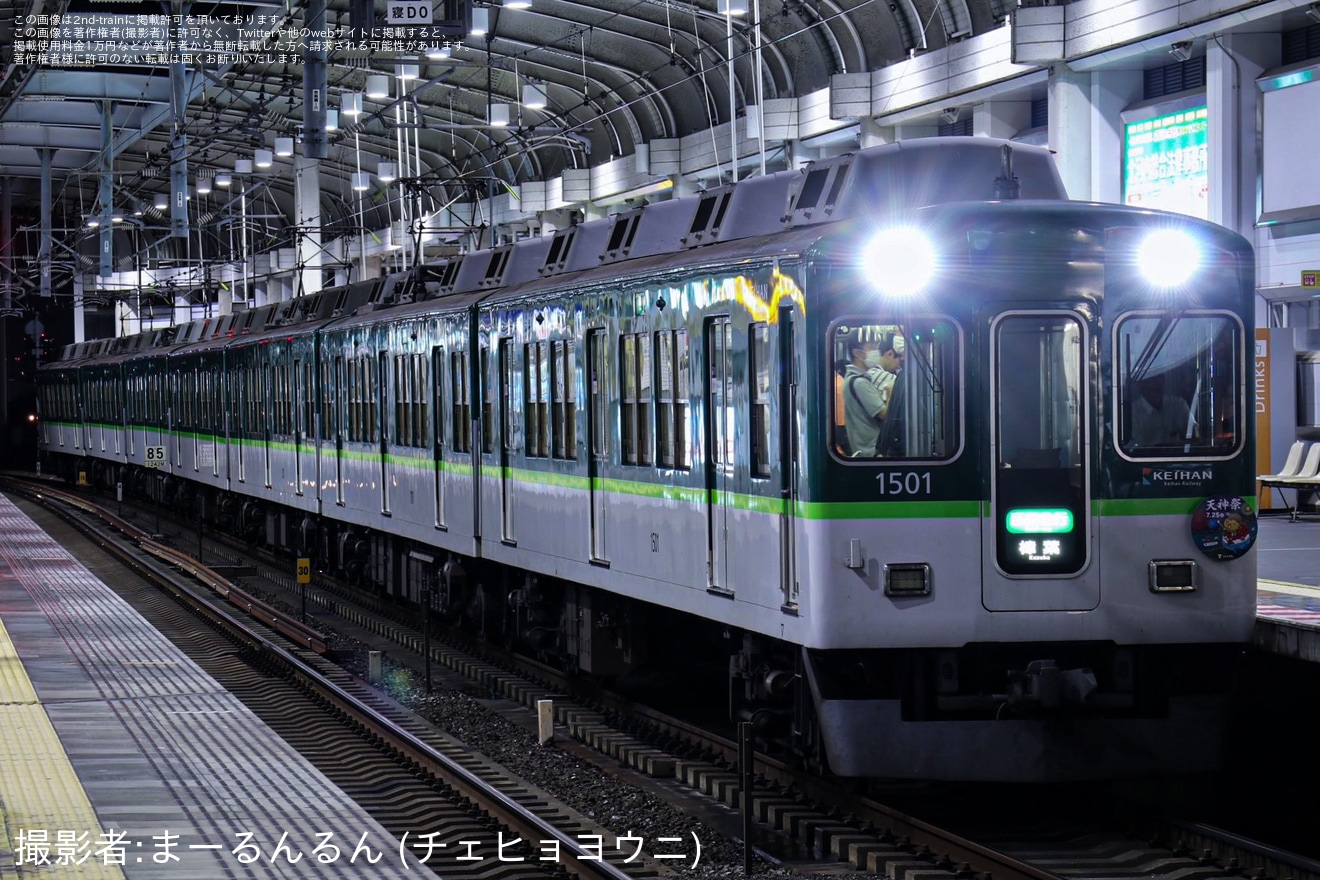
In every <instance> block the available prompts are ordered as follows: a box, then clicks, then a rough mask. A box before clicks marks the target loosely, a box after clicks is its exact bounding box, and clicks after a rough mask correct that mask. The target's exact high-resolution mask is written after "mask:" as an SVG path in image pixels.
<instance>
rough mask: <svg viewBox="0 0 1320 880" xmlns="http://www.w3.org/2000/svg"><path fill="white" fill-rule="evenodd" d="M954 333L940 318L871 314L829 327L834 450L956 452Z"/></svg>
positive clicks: (900, 456) (850, 454) (911, 456)
mask: <svg viewBox="0 0 1320 880" xmlns="http://www.w3.org/2000/svg"><path fill="white" fill-rule="evenodd" d="M959 340H960V338H959V335H958V331H957V328H956V327H955V326H954V324H953V323H952V322H951V321H949V320H947V319H943V318H921V319H916V320H913V319H910V318H904V319H902V320H899V319H896V318H888V319H887V318H885V317H876V318H872V319H866V320H860V321H845V322H843V323H841V324H836V325H835V326H834V328H833V329H832V330H831V340H830V343H831V344H830V351H831V352H832V355H833V359H834V403H833V406H832V407H831V409H832V410H833V419H834V423H833V434H832V438H833V439H832V443H831V446H832V447H833V450H834V454H835V455H836V456H838V457H839V458H846V459H849V460H854V461H864V460H922V461H932V460H934V461H941V460H945V459H949V458H952V457H953V455H954V454H955V453H956V452H957V447H958V437H959V426H958V421H957V419H958V399H959V394H960V391H961V389H960V387H959V372H958V364H959V358H960V350H959V346H960V341H959Z"/></svg>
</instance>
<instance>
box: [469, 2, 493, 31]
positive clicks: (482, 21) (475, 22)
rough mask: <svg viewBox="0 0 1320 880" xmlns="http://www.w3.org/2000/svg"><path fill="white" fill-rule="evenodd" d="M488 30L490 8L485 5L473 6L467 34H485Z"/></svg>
mask: <svg viewBox="0 0 1320 880" xmlns="http://www.w3.org/2000/svg"><path fill="white" fill-rule="evenodd" d="M489 30H490V10H488V9H486V8H485V7H480V8H477V7H474V8H473V10H472V29H471V30H470V31H468V35H469V36H473V37H481V36H485V35H486V33H487V32H488V31H489Z"/></svg>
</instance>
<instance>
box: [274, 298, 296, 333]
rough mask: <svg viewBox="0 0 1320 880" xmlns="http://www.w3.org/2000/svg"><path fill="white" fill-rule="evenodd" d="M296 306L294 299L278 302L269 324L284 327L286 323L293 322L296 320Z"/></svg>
mask: <svg viewBox="0 0 1320 880" xmlns="http://www.w3.org/2000/svg"><path fill="white" fill-rule="evenodd" d="M294 308H295V306H294V301H293V300H287V301H286V302H281V303H276V304H275V310H274V311H273V312H271V316H270V324H269V325H268V326H271V327H283V326H285V325H286V324H292V323H293V322H294Z"/></svg>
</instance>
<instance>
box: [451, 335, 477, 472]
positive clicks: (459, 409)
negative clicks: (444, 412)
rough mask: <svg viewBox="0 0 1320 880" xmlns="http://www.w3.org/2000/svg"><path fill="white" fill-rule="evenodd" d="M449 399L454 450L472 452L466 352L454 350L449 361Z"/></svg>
mask: <svg viewBox="0 0 1320 880" xmlns="http://www.w3.org/2000/svg"><path fill="white" fill-rule="evenodd" d="M449 380H450V392H449V394H450V400H452V401H453V406H452V412H453V414H454V423H453V432H454V444H453V445H454V451H455V452H467V453H470V452H472V401H471V398H469V397H468V353H467V352H466V351H456V352H454V353H453V354H452V355H450V363H449Z"/></svg>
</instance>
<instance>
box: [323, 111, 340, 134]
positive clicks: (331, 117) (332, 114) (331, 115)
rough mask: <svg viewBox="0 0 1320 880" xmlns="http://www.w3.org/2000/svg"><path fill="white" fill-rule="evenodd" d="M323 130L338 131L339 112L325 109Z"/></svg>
mask: <svg viewBox="0 0 1320 880" xmlns="http://www.w3.org/2000/svg"><path fill="white" fill-rule="evenodd" d="M325 130H326V131H338V130H339V111H338V110H336V109H335V108H334V107H327V108H326V110H325Z"/></svg>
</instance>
